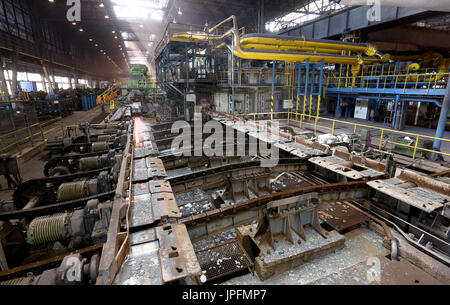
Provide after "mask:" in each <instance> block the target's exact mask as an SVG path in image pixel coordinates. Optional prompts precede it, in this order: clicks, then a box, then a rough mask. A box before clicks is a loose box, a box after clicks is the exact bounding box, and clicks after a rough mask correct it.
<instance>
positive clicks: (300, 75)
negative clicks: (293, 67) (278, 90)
mask: <svg viewBox="0 0 450 305" xmlns="http://www.w3.org/2000/svg"><path fill="white" fill-rule="evenodd" d="M297 69H298V81H297V108H296V110H295V113H296V116H295V118H296V119H297V120H298V107H299V106H300V105H299V104H300V85H301V80H302V69H301V68H300V65H297Z"/></svg>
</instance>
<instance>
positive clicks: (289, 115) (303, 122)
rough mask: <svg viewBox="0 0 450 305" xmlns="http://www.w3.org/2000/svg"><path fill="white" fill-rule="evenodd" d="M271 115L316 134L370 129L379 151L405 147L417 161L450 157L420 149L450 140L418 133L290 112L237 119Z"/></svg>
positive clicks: (253, 115) (265, 118) (253, 116)
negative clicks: (401, 138)
mask: <svg viewBox="0 0 450 305" xmlns="http://www.w3.org/2000/svg"><path fill="white" fill-rule="evenodd" d="M271 115H273V118H274V120H279V121H286V120H287V121H294V122H298V123H299V127H300V128H304V127H305V126H310V127H312V128H313V130H314V134H315V135H316V134H317V129H318V128H322V129H325V130H329V131H330V133H331V134H332V135H334V134H335V131H336V128H338V127H343V126H349V127H350V128H351V130H352V131H353V133H357V132H358V129H359V130H361V129H362V128H364V129H369V130H376V131H378V132H380V136H379V140H378V141H377V143H378V144H377V147H378V149H379V150H382V149H386V145H387V144H391V145H393V146H394V147H396V146H397V147H404V148H406V149H407V150H410V152H411V157H412V159H413V160H415V159H416V157H417V155H418V154H419V152H425V153H435V154H437V155H441V156H447V157H450V153H448V152H441V151H436V150H433V149H429V148H425V147H419V143H423V140H439V141H442V142H446V143H450V139H443V138H436V137H432V136H427V135H420V134H416V133H411V132H405V131H399V130H394V129H390V128H382V127H376V126H371V125H365V124H360V123H355V122H346V121H341V120H336V119H332V118H324V117H319V116H314V115H308V114H303V113H295V112H292V111H288V112H274V113H271V112H265V113H247V114H236V116H237V117H243V118H244V119H251V120H253V121H256V122H258V121H271V119H270V118H271ZM390 135H402V136H408V137H410V139H411V142H412V145H408V144H405V143H401V142H398V141H392V140H390Z"/></svg>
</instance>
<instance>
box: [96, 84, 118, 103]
mask: <svg viewBox="0 0 450 305" xmlns="http://www.w3.org/2000/svg"><path fill="white" fill-rule="evenodd" d="M118 92H119V87H118V85H117V84H115V83H114V84H113V85H112V86H111V87H109V88H108V89H107V90H106V91H105V92H103V93H102V94H100V95H99V96H97V105H100V104H105V103H108V102H109V101H111V100H113V99H115V98H116V97H117V96H118Z"/></svg>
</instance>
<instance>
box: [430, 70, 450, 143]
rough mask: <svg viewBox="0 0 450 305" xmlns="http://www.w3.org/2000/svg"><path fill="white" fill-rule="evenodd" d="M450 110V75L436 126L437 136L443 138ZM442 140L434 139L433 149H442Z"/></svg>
mask: <svg viewBox="0 0 450 305" xmlns="http://www.w3.org/2000/svg"><path fill="white" fill-rule="evenodd" d="M449 110H450V77H449V78H448V83H447V91H446V92H445V97H444V101H443V102H442V108H441V114H440V116H439V122H438V126H437V128H436V135H435V137H436V138H443V137H444V132H445V127H446V126H447V120H448V111H449ZM441 142H442V141H441V140H437V139H435V140H434V143H433V150H436V151H440V149H441Z"/></svg>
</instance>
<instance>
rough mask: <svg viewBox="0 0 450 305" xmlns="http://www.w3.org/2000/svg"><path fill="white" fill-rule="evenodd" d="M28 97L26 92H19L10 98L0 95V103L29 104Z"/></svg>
mask: <svg viewBox="0 0 450 305" xmlns="http://www.w3.org/2000/svg"><path fill="white" fill-rule="evenodd" d="M29 101H30V95H29V94H28V92H27V91H21V92H20V93H19V95H18V96H16V97H12V96H10V95H5V94H3V93H0V103H17V102H29Z"/></svg>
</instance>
